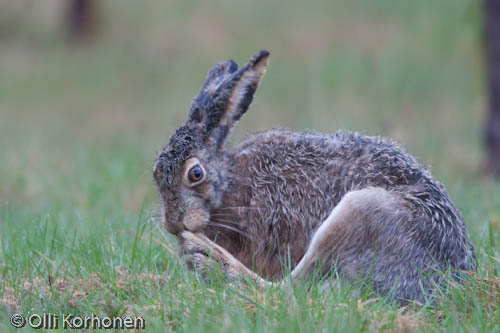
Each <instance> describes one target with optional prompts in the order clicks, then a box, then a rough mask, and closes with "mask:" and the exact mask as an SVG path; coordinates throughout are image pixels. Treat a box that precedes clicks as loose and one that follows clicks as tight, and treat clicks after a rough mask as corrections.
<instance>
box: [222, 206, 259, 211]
mask: <svg viewBox="0 0 500 333" xmlns="http://www.w3.org/2000/svg"><path fill="white" fill-rule="evenodd" d="M217 209H218V210H224V209H255V210H267V209H269V208H266V207H244V206H241V207H221V208H217Z"/></svg>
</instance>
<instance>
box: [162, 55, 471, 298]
mask: <svg viewBox="0 0 500 333" xmlns="http://www.w3.org/2000/svg"><path fill="white" fill-rule="evenodd" d="M268 58H269V53H268V52H267V51H261V52H259V53H257V54H256V55H254V56H253V57H252V59H251V60H250V62H249V63H248V64H246V65H245V66H243V67H241V68H238V66H237V65H236V63H235V62H234V61H233V60H229V61H226V62H221V63H218V64H217V65H215V67H214V68H212V70H210V72H209V73H208V76H207V78H206V81H205V83H204V84H203V87H202V89H201V91H200V93H199V94H198V95H197V96H196V97H195V98H194V100H193V104H192V106H191V110H190V112H189V117H188V119H187V121H186V123H185V124H184V125H182V126H181V127H180V128H179V129H177V131H176V132H175V133H174V134H173V135H172V137H171V138H170V141H169V143H168V145H167V146H166V147H165V148H164V149H163V150H162V151H161V152H160V153H159V155H158V158H157V160H156V163H155V166H154V169H153V173H154V178H155V180H156V182H157V185H158V189H159V192H160V195H161V198H162V202H163V218H164V224H165V227H166V229H167V230H168V231H169V232H170V233H172V234H174V235H177V236H178V239H179V244H180V248H181V256H182V257H183V258H184V259H185V260H186V262H187V263H188V265H189V266H190V267H191V268H194V269H196V270H197V271H199V272H200V273H202V274H206V273H207V270H209V269H210V267H213V265H214V264H215V263H216V264H218V265H219V267H220V268H221V269H222V270H223V271H224V272H225V273H226V275H227V277H228V278H229V279H232V280H235V281H242V280H245V279H247V278H251V279H253V280H255V281H256V282H257V283H258V284H260V285H263V286H265V285H269V284H271V282H268V280H276V279H279V278H281V277H282V274H283V271H282V268H283V267H284V263H288V264H289V265H290V266H291V267H292V268H293V271H292V278H293V279H297V278H303V277H307V276H308V275H309V274H310V273H311V272H312V271H313V269H315V268H316V267H321V269H322V272H324V274H327V273H328V272H329V271H331V270H332V269H336V270H337V272H338V275H339V276H341V277H344V278H346V279H347V280H355V279H357V278H366V279H368V280H369V282H370V284H371V285H372V286H374V288H375V289H376V290H377V291H379V292H380V293H382V294H389V295H391V296H393V297H395V298H396V299H398V300H416V301H420V302H422V301H424V299H425V296H426V295H431V294H432V289H433V288H434V287H435V286H438V285H440V284H442V283H443V282H444V281H445V280H446V279H447V278H446V276H445V275H444V274H443V272H451V276H452V277H453V278H455V279H460V276H461V274H460V272H462V271H474V270H475V255H474V248H473V246H472V244H471V242H470V237H469V233H468V231H467V228H466V226H465V223H464V221H463V218H462V216H461V215H460V213H459V212H458V210H457V208H456V207H455V205H454V204H453V202H452V201H451V199H450V197H449V196H448V194H447V192H446V190H445V188H444V187H443V185H442V184H441V183H440V182H438V181H437V180H435V179H434V178H433V177H432V175H431V174H430V172H429V171H428V170H427V169H426V168H424V167H422V166H421V165H420V164H419V163H418V162H417V161H416V160H415V159H414V158H413V157H412V156H410V155H409V154H408V153H406V152H405V151H404V150H402V149H401V148H399V147H398V146H397V145H395V144H394V143H392V142H389V141H387V140H385V139H381V138H377V137H367V136H361V135H358V134H355V133H344V132H340V131H339V132H337V133H335V134H332V135H326V134H317V133H294V132H288V131H281V130H272V131H267V132H264V133H261V134H257V135H255V136H252V137H250V138H249V139H247V140H246V141H245V142H243V143H242V144H241V145H240V146H239V147H238V148H236V149H235V150H226V149H225V147H224V142H225V141H226V139H227V138H228V137H229V134H230V132H231V130H232V129H233V128H234V125H235V124H236V122H238V121H239V120H240V118H241V116H242V115H243V114H244V113H245V112H246V111H247V109H248V107H249V105H250V103H251V102H252V99H253V95H254V93H255V91H256V89H257V86H258V85H259V83H260V81H261V79H262V76H263V74H264V72H265V70H266V66H267V62H268ZM266 279H268V280H266Z"/></svg>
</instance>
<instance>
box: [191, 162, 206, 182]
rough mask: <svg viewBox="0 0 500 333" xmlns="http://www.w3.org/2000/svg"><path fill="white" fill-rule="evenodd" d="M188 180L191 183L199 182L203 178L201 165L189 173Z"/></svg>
mask: <svg viewBox="0 0 500 333" xmlns="http://www.w3.org/2000/svg"><path fill="white" fill-rule="evenodd" d="M188 178H189V180H190V181H191V182H193V183H194V182H197V181H199V180H200V179H202V178H203V169H202V168H201V167H200V166H199V165H195V166H194V167H192V168H191V169H189V172H188Z"/></svg>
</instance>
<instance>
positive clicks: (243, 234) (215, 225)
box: [207, 221, 250, 238]
mask: <svg viewBox="0 0 500 333" xmlns="http://www.w3.org/2000/svg"><path fill="white" fill-rule="evenodd" d="M207 224H208V225H211V226H214V227H220V228H225V229H228V230H231V231H234V232H236V233H238V234H240V235H242V236H245V237H247V238H250V237H249V235H248V234H247V233H246V232H244V231H241V230H239V229H237V228H235V227H231V226H229V225H226V224H222V223H214V222H212V221H209V222H208V223H207Z"/></svg>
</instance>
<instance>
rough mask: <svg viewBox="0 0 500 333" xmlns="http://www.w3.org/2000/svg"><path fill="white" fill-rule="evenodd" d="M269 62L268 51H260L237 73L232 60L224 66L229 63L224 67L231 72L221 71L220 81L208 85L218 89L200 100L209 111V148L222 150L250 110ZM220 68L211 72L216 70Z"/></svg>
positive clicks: (207, 125) (207, 113)
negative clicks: (238, 123)
mask: <svg viewBox="0 0 500 333" xmlns="http://www.w3.org/2000/svg"><path fill="white" fill-rule="evenodd" d="M268 59H269V52H267V51H260V52H258V53H257V54H255V55H254V56H253V57H252V58H251V59H250V61H249V62H248V64H246V65H245V66H243V67H241V68H240V69H238V70H235V66H234V65H236V64H235V63H234V61H232V60H230V61H228V62H226V63H223V64H226V65H225V66H226V67H225V68H227V69H228V70H227V69H226V70H225V71H221V72H222V73H223V75H222V76H221V79H217V80H215V81H213V82H214V83H215V84H213V83H212V84H208V85H207V83H205V85H204V87H205V86H207V87H209V88H212V87H215V92H214V94H210V96H206V95H205V97H204V98H201V99H200V102H201V101H202V100H203V101H205V102H206V103H205V108H204V109H205V110H206V123H205V124H206V127H205V128H206V135H207V136H206V138H207V141H206V144H207V146H211V148H213V149H215V150H219V149H221V148H222V146H223V143H224V141H225V139H226V138H227V137H228V135H229V133H230V132H231V130H232V129H233V127H234V125H235V124H236V122H237V121H238V120H240V118H241V116H242V115H243V114H244V113H245V112H246V111H247V110H248V107H249V106H250V103H251V102H252V99H253V95H254V93H255V91H256V90H257V87H258V85H259V83H260V81H261V79H262V76H263V75H264V73H265V71H266V66H267V62H268ZM217 66H219V65H217ZM217 66H216V67H215V68H214V69H213V70H212V71H211V73H212V72H213V71H216V70H217ZM229 73H230V75H229V76H228V74H229ZM209 77H210V74H209ZM219 82H220V83H219ZM212 91H213V90H212ZM200 104H203V103H200Z"/></svg>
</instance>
